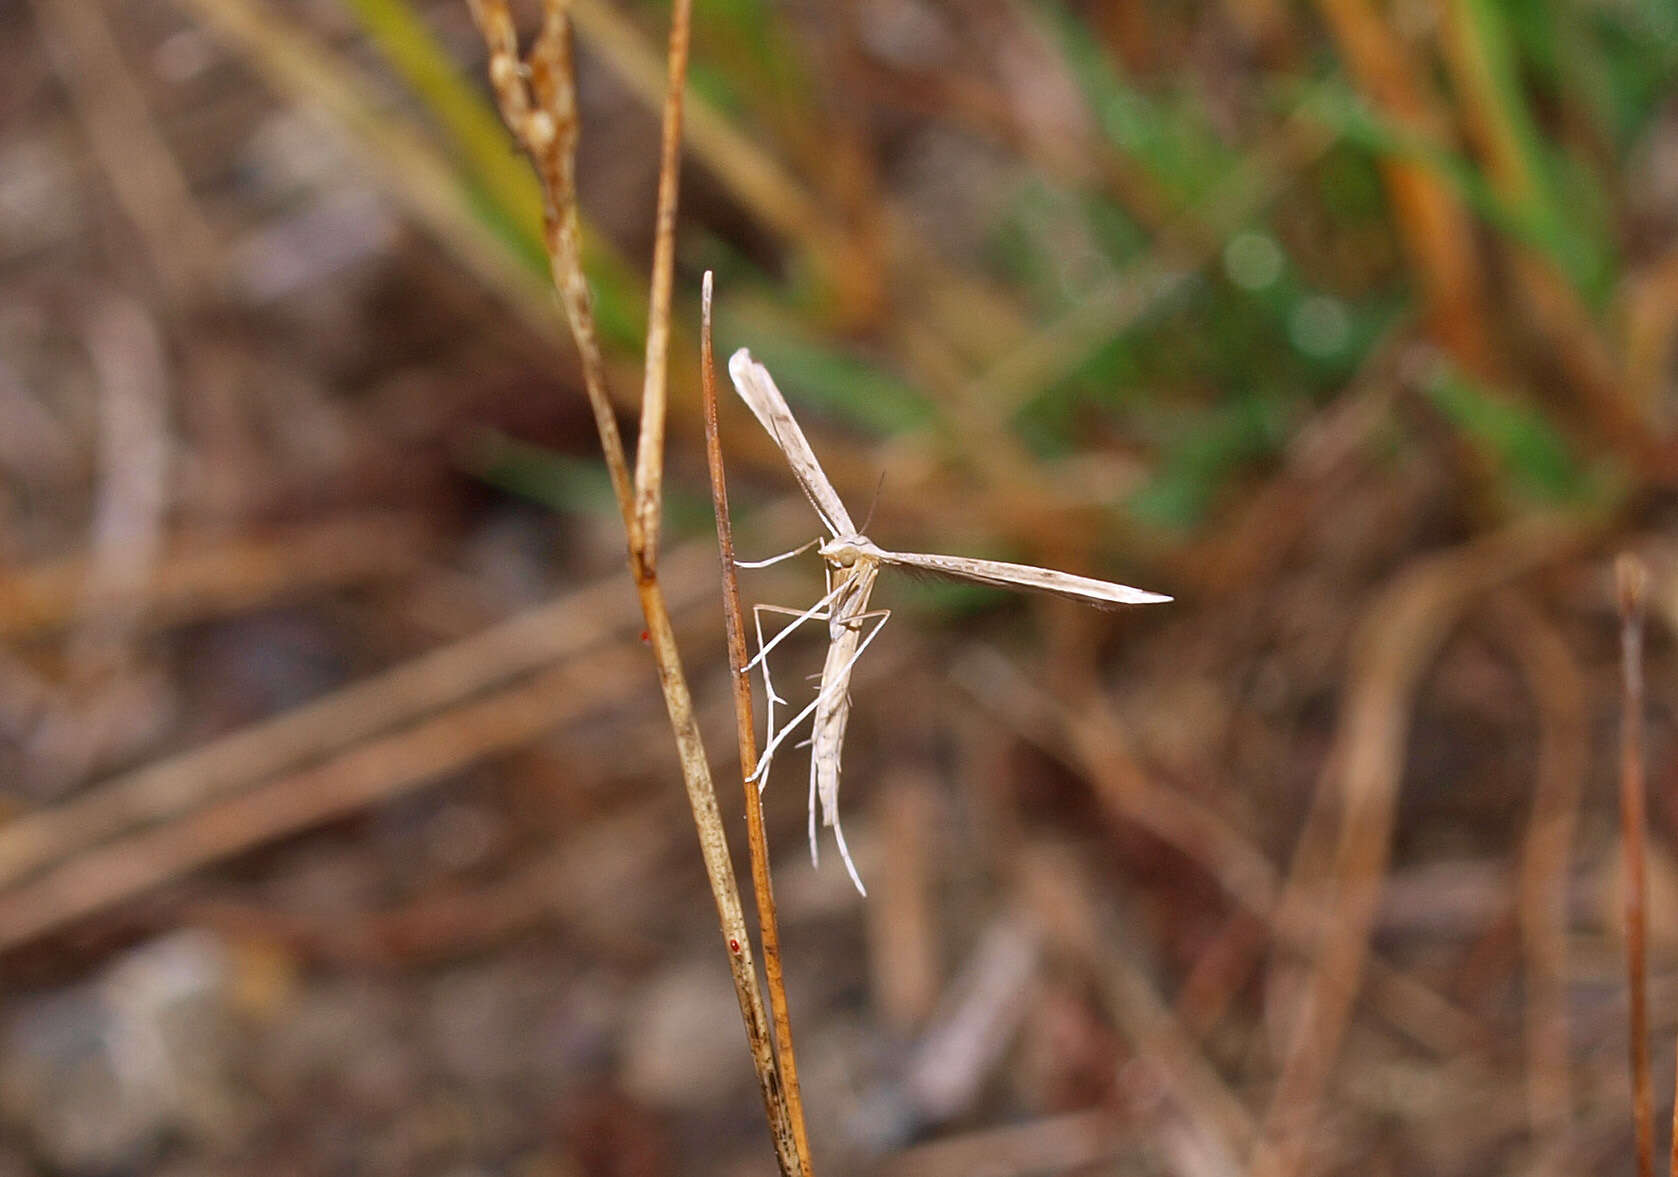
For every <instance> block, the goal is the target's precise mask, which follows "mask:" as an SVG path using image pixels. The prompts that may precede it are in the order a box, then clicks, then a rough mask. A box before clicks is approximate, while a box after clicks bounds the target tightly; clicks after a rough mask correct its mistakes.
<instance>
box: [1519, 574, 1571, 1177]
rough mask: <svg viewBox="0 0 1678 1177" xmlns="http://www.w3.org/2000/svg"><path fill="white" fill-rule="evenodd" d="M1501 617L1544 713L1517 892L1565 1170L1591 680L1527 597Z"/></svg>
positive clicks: (1536, 1086) (1536, 1078)
mask: <svg viewBox="0 0 1678 1177" xmlns="http://www.w3.org/2000/svg"><path fill="white" fill-rule="evenodd" d="M1496 616H1497V617H1498V618H1500V619H1501V620H1502V622H1503V624H1502V625H1501V626H1500V628H1501V629H1502V630H1503V631H1504V633H1505V635H1506V640H1507V641H1508V642H1509V644H1510V646H1511V648H1512V650H1513V652H1514V655H1515V658H1516V661H1517V664H1518V665H1519V667H1520V669H1521V673H1522V675H1523V676H1524V677H1525V678H1526V681H1527V690H1528V691H1529V693H1530V694H1531V696H1532V699H1533V703H1534V706H1535V708H1536V710H1537V713H1538V722H1539V744H1538V779H1537V784H1536V788H1535V790H1534V794H1533V799H1532V816H1531V817H1530V818H1529V819H1528V822H1527V832H1526V837H1525V839H1524V840H1523V845H1522V847H1521V866H1520V890H1519V903H1520V910H1519V917H1520V924H1521V940H1522V947H1523V950H1524V951H1525V953H1526V958H1527V979H1526V985H1527V999H1526V1034H1527V1105H1528V1114H1529V1116H1530V1118H1531V1121H1532V1133H1533V1137H1534V1139H1535V1140H1536V1142H1537V1143H1538V1145H1539V1147H1540V1148H1541V1149H1543V1150H1544V1152H1545V1154H1546V1156H1547V1157H1549V1158H1553V1159H1552V1160H1551V1161H1550V1164H1552V1165H1559V1164H1560V1163H1561V1162H1562V1161H1563V1160H1564V1159H1565V1157H1566V1156H1567V1155H1568V1152H1569V1149H1570V1146H1571V1140H1572V1136H1573V1098H1572V1082H1571V1079H1570V1077H1569V1070H1570V1063H1569V1055H1570V1043H1569V1038H1570V1035H1569V1029H1568V1028H1569V1023H1570V1020H1571V1019H1570V1017H1569V1012H1568V999H1567V993H1568V989H1567V987H1568V950H1567V934H1568V923H1567V907H1568V903H1567V883H1568V879H1569V877H1570V868H1571V865H1572V861H1573V856H1572V855H1573V837H1574V831H1575V827H1576V826H1577V824H1578V813H1579V801H1580V795H1581V788H1580V786H1581V783H1582V782H1583V781H1584V779H1585V774H1586V771H1587V770H1588V767H1589V755H1590V741H1589V730H1588V722H1587V715H1586V708H1585V681H1584V675H1583V674H1581V673H1580V670H1579V665H1578V662H1577V661H1576V659H1575V658H1574V656H1573V652H1572V651H1571V650H1570V649H1569V648H1568V646H1567V642H1566V640H1565V639H1564V638H1563V637H1562V635H1561V633H1560V632H1558V630H1557V628H1556V626H1555V625H1554V624H1553V623H1552V622H1551V621H1550V620H1549V619H1548V618H1547V617H1545V616H1544V615H1543V614H1542V613H1541V612H1540V611H1539V610H1538V609H1536V608H1535V607H1534V606H1533V605H1531V604H1530V603H1529V602H1527V601H1526V600H1525V599H1524V598H1523V597H1521V596H1518V595H1516V594H1514V593H1509V594H1504V595H1502V596H1501V597H1500V598H1499V600H1498V603H1497V609H1496Z"/></svg>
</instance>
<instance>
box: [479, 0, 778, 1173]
mask: <svg viewBox="0 0 1678 1177" xmlns="http://www.w3.org/2000/svg"><path fill="white" fill-rule="evenodd" d="M470 3H471V8H472V13H473V16H474V18H475V19H476V20H477V23H478V27H479V29H480V31H481V32H482V34H483V37H484V41H485V43H486V44H487V45H488V47H489V51H490V61H489V76H490V85H491V87H492V88H493V89H494V90H495V94H496V101H497V102H498V104H499V105H500V107H501V112H502V116H503V118H504V119H505V120H506V122H507V125H508V127H509V128H510V129H511V130H512V132H513V134H514V135H515V136H516V137H517V139H518V140H519V142H520V144H521V145H522V146H523V147H524V149H525V151H526V153H527V154H528V155H529V156H530V159H531V162H532V164H533V165H534V166H535V168H536V171H537V175H538V177H539V178H540V179H541V181H542V190H543V201H544V213H545V217H544V220H545V229H546V233H545V240H546V243H547V247H548V255H549V261H550V264H551V269H552V272H553V277H554V284H555V286H556V287H558V289H559V292H560V297H561V301H562V302H563V303H564V306H565V311H566V316H567V318H568V319H569V320H570V324H571V330H572V333H573V335H575V337H576V340H577V347H578V350H579V352H580V353H581V354H582V359H583V383H584V388H585V391H586V392H587V394H588V399H589V404H590V406H591V408H592V410H593V412H594V418H595V425H596V427H597V428H598V430H599V432H600V443H601V448H602V449H603V450H604V452H605V458H606V466H607V469H608V471H609V472H610V474H611V480H612V490H613V493H614V495H615V496H616V498H617V503H618V509H619V511H620V512H621V514H622V516H623V523H624V530H625V532H626V533H627V536H628V541H629V544H628V546H629V566H630V571H631V573H632V574H633V575H634V578H635V589H636V593H637V595H638V596H639V597H640V600H641V614H642V616H643V617H644V618H645V619H646V623H647V642H648V645H649V646H650V647H651V649H652V653H653V661H654V663H655V664H656V666H657V668H658V681H659V687H660V689H661V690H662V692H663V694H664V703H665V710H666V711H667V713H668V715H669V718H670V728H671V731H672V733H673V734H674V735H675V737H676V750H677V754H678V756H679V758H680V760H681V767H682V780H683V782H684V784H685V785H686V788H687V795H688V804H689V807H690V808H691V809H692V811H693V823H694V829H695V831H696V832H697V833H698V835H699V847H700V853H701V855H702V857H703V858H704V861H705V872H706V875H707V877H708V878H709V881H710V884H711V895H712V898H713V899H714V900H715V902H716V905H717V919H718V923H719V925H720V930H721V934H722V939H723V942H724V944H725V945H726V947H727V951H728V960H729V966H730V969H731V971H732V973H733V978H734V988H735V993H736V995H737V996H738V998H739V1001H740V1016H741V1018H742V1020H743V1021H744V1022H745V1026H746V1040H747V1044H748V1047H749V1048H750V1051H751V1056H752V1065H753V1067H754V1068H755V1069H756V1071H757V1077H758V1086H759V1089H760V1091H761V1093H762V1096H763V1103H764V1110H765V1112H766V1114H767V1116H768V1119H769V1126H770V1131H771V1134H772V1135H773V1137H774V1140H775V1152H776V1159H777V1161H778V1162H779V1164H780V1167H781V1172H782V1174H783V1175H784V1177H794V1175H795V1174H798V1175H799V1177H802V1174H803V1170H802V1168H801V1167H800V1162H799V1156H798V1150H797V1148H796V1146H795V1145H794V1142H793V1132H792V1128H791V1125H790V1122H789V1118H788V1115H787V1109H786V1103H785V1099H784V1094H783V1089H782V1086H781V1078H780V1075H779V1073H778V1072H777V1071H776V1069H775V1056H774V1048H773V1045H772V1044H771V1041H770V1035H769V1024H768V1019H767V1018H766V1016H765V1014H764V1008H763V995H762V992H761V991H760V989H759V987H758V980H757V971H756V969H755V968H754V966H753V964H752V949H751V938H750V936H749V935H748V933H747V931H746V921H745V915H744V912H743V911H742V909H741V905H740V891H739V887H738V885H737V884H736V883H735V879H734V865H733V862H732V861H731V860H730V858H729V855H728V839H727V836H726V834H725V833H724V830H723V825H722V817H721V815H720V814H719V812H718V809H717V794H716V788H715V786H714V785H713V784H712V781H711V770H710V765H709V763H708V762H707V760H706V757H705V746H704V743H703V741H702V740H701V739H700V735H699V721H698V719H697V717H696V716H695V714H694V709H693V698H692V695H691V694H690V693H689V691H688V685H687V678H686V675H685V674H684V673H683V671H682V662H681V656H680V653H679V652H678V650H677V648H676V636H675V632H674V630H673V629H672V628H671V625H670V613H669V609H668V607H667V606H666V603H665V599H664V592H663V590H662V588H661V587H660V585H659V581H658V572H657V553H656V548H655V542H656V538H657V529H656V525H655V526H653V527H652V529H651V530H650V531H648V530H644V529H643V526H642V522H643V519H645V520H656V519H657V518H658V515H659V512H660V511H661V510H662V508H663V503H662V487H663V477H662V470H663V436H664V417H665V399H666V376H665V361H666V356H665V352H666V351H667V349H668V338H669V329H670V296H669V283H670V267H671V265H672V264H673V249H674V244H673V241H674V239H673V234H674V229H675V207H676V184H677V178H678V171H677V164H678V163H679V160H680V155H679V150H678V148H679V139H680V131H681V100H680V93H681V89H682V85H683V82H684V79H685V74H686V68H687V43H688V38H689V21H690V16H691V5H690V3H689V0H678V3H677V5H676V7H675V11H674V14H673V18H672V19H673V22H674V25H673V27H672V29H671V35H670V46H671V52H670V71H669V85H670V89H671V92H672V94H673V97H671V98H669V99H668V100H667V102H666V105H665V115H666V117H665V131H664V135H665V152H664V166H663V169H662V172H661V175H660V178H659V221H658V244H657V245H656V247H655V251H654V257H655V259H663V262H662V264H663V267H664V268H663V270H662V275H663V276H662V279H661V278H660V270H659V269H658V268H657V267H658V262H657V261H656V260H655V272H654V294H653V296H652V298H651V305H650V311H649V324H648V351H647V372H646V378H645V387H644V392H643V404H642V449H641V453H640V455H639V457H638V459H637V468H638V470H639V471H640V473H641V475H642V481H641V483H640V485H639V486H637V485H635V484H633V483H631V481H630V476H629V462H628V458H627V456H626V454H625V451H624V447H623V439H622V437H621V436H620V435H619V432H618V425H617V419H616V417H615V416H614V415H613V413H612V406H611V400H610V395H609V392H608V390H607V387H606V377H605V365H604V363H603V361H602V358H601V353H600V345H599V340H598V335H597V332H596V331H595V326H594V310H593V305H592V302H591V299H590V297H589V291H588V283H587V281H586V279H585V278H584V276H583V271H582V261H581V254H580V250H579V241H580V232H579V227H578V226H579V220H578V211H577V199H576V156H575V152H576V144H577V134H578V124H577V101H576V75H575V71H574V70H573V68H572V60H571V24H570V17H569V12H568V6H567V4H566V2H565V0H545V3H544V5H543V19H542V29H541V32H540V33H539V34H538V36H537V38H536V42H535V44H534V45H533V46H532V48H531V53H530V57H529V59H528V61H527V62H526V63H525V65H524V66H521V64H520V62H519V58H518V39H517V34H516V32H515V30H514V26H513V19H512V14H511V13H510V12H509V11H508V7H507V2H506V0H470ZM527 72H528V77H529V84H528V87H527V86H526V83H525V81H524V78H525V76H526V73H527ZM661 281H662V283H663V287H664V293H663V294H662V295H660V294H659V293H658V288H659V285H660V282H661ZM655 337H656V338H658V339H662V340H664V343H663V344H660V345H658V346H657V347H655V345H654V340H655Z"/></svg>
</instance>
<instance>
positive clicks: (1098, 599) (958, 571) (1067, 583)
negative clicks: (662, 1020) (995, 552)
mask: <svg viewBox="0 0 1678 1177" xmlns="http://www.w3.org/2000/svg"><path fill="white" fill-rule="evenodd" d="M879 559H880V561H881V563H884V564H894V565H897V566H898V567H901V568H911V569H914V570H915V571H917V572H927V573H931V574H932V575H933V576H945V577H949V578H950V579H952V580H968V581H973V582H974V583H976V584H988V585H994V586H995V587H997V588H1010V589H1025V590H1027V591H1029V592H1034V593H1048V594H1050V595H1051V596H1056V597H1066V598H1067V599H1069V600H1073V601H1081V602H1083V603H1084V604H1086V605H1095V606H1096V607H1098V608H1103V609H1112V608H1116V607H1118V606H1120V605H1154V604H1158V603H1160V602H1162V601H1169V600H1171V598H1170V597H1168V596H1166V595H1165V594H1163V593H1151V592H1148V591H1147V590H1146V589H1139V588H1131V587H1130V586H1129V585H1128V584H1114V583H1113V582H1112V581H1110V580H1096V579H1095V578H1093V577H1089V576H1075V575H1073V574H1072V573H1070V572H1060V571H1057V570H1055V569H1053V568H1038V567H1035V566H1034V565H1031V564H1010V563H1007V562H1006V561H1004V560H976V559H973V558H972V557H969V556H935V555H931V554H929V553H925V552H886V551H882V552H881V553H880V554H879Z"/></svg>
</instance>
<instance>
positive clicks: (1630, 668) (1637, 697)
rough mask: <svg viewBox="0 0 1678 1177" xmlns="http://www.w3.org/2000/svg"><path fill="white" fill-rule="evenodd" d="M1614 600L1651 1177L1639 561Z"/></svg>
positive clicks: (1639, 1109)
mask: <svg viewBox="0 0 1678 1177" xmlns="http://www.w3.org/2000/svg"><path fill="white" fill-rule="evenodd" d="M1614 582H1615V588H1616V590H1617V595H1618V598H1619V605H1620V660H1621V661H1620V666H1621V686H1622V689H1623V691H1624V697H1623V699H1622V702H1621V711H1620V836H1621V838H1622V839H1623V841H1624V843H1625V878H1624V881H1623V886H1624V888H1625V896H1624V898H1625V920H1626V928H1625V935H1626V994H1627V997H1628V999H1629V1003H1630V1025H1629V1026H1628V1031H1627V1032H1628V1033H1629V1035H1630V1048H1631V1049H1630V1054H1631V1058H1630V1062H1631V1090H1632V1116H1633V1123H1634V1125H1635V1127H1636V1131H1637V1173H1638V1177H1654V1172H1655V1097H1654V1092H1653V1090H1652V1085H1651V1082H1650V1077H1649V988H1648V964H1647V954H1648V934H1649V920H1648V911H1647V889H1648V877H1647V869H1646V867H1645V865H1644V862H1645V850H1644V843H1645V839H1646V836H1647V834H1646V830H1647V826H1648V819H1647V817H1646V815H1645V801H1644V795H1643V794H1644V788H1645V785H1644V772H1643V618H1644V611H1645V607H1646V598H1647V592H1648V582H1649V574H1648V571H1647V569H1645V568H1644V566H1643V562H1642V561H1641V560H1639V559H1637V557H1635V556H1632V555H1629V554H1627V555H1622V556H1621V557H1620V558H1619V559H1618V560H1616V561H1615V562H1614Z"/></svg>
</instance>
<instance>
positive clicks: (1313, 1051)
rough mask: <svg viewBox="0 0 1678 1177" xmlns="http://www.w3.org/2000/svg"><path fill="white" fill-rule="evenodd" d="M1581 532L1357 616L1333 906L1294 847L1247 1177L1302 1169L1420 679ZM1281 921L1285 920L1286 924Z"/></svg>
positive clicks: (1412, 578)
mask: <svg viewBox="0 0 1678 1177" xmlns="http://www.w3.org/2000/svg"><path fill="white" fill-rule="evenodd" d="M1590 534H1591V529H1590V528H1589V527H1588V526H1586V525H1582V524H1581V522H1580V521H1578V520H1572V519H1566V518H1556V517H1544V516H1540V517H1537V518H1534V519H1529V520H1525V521H1523V522H1520V523H1517V524H1514V525H1511V526H1510V527H1508V528H1506V529H1505V530H1503V531H1500V532H1494V533H1492V534H1490V535H1487V536H1485V537H1483V538H1481V539H1478V540H1475V541H1473V542H1471V543H1469V544H1467V545H1465V546H1464V547H1462V548H1459V549H1457V550H1454V551H1451V552H1447V553H1444V554H1442V555H1437V556H1430V557H1426V558H1424V559H1422V560H1420V561H1417V562H1416V563H1415V564H1413V565H1412V566H1411V567H1410V569H1408V570H1407V571H1406V572H1404V573H1402V574H1401V575H1399V576H1398V577H1397V578H1395V579H1394V580H1393V581H1392V583H1391V584H1390V585H1389V586H1388V587H1387V589H1386V590H1385V591H1383V592H1382V593H1381V594H1380V595H1379V596H1378V598H1377V599H1376V601H1375V602H1374V604H1373V605H1372V606H1371V607H1370V608H1369V610H1368V611H1367V612H1366V614H1365V615H1364V618H1363V620H1362V622H1361V623H1360V626H1359V629H1358V632H1357V634H1356V636H1355V638H1354V641H1353V661H1352V669H1351V687H1350V697H1349V701H1348V704H1347V707H1346V711H1345V718H1344V719H1343V720H1342V721H1341V724H1340V729H1339V731H1338V733H1337V739H1336V745H1335V752H1334V753H1333V755H1332V756H1331V763H1332V764H1333V765H1334V770H1333V772H1332V773H1330V774H1325V777H1324V784H1325V786H1326V787H1329V788H1333V787H1335V786H1338V790H1337V798H1336V800H1337V801H1338V805H1339V827H1338V830H1337V831H1336V834H1335V845H1334V848H1333V850H1332V852H1331V856H1330V861H1331V862H1332V866H1331V868H1330V869H1331V873H1332V883H1331V885H1330V886H1329V887H1328V891H1329V893H1330V894H1332V895H1333V896H1334V898H1333V901H1332V903H1331V904H1330V905H1329V907H1328V908H1327V909H1326V910H1322V911H1318V910H1317V900H1316V899H1315V896H1317V895H1318V894H1320V893H1321V892H1322V890H1323V889H1324V884H1323V883H1322V882H1320V881H1318V880H1316V879H1315V878H1314V877H1313V875H1314V872H1313V871H1312V870H1310V869H1309V864H1312V863H1316V862H1319V861H1321V860H1322V848H1321V847H1319V846H1317V845H1313V844H1309V843H1312V842H1314V841H1315V839H1312V838H1308V837H1302V839H1301V846H1300V848H1299V850H1298V851H1297V852H1296V859H1295V869H1294V872H1293V875H1292V877H1291V878H1290V879H1289V883H1288V894H1287V896H1286V897H1285V898H1284V900H1283V904H1284V907H1283V910H1284V911H1285V912H1286V911H1311V912H1314V913H1316V915H1315V919H1314V921H1313V922H1314V923H1315V925H1316V928H1317V933H1316V940H1317V947H1316V949H1315V951H1314V953H1313V959H1312V962H1311V965H1310V972H1309V977H1308V979H1307V981H1306V984H1305V987H1304V989H1303V991H1302V996H1301V999H1300V1002H1299V1005H1298V1013H1297V1014H1296V1019H1295V1021H1294V1023H1293V1027H1292V1030H1291V1032H1290V1041H1289V1042H1288V1045H1287V1048H1286V1054H1285V1057H1284V1060H1283V1064H1282V1072H1281V1076H1280V1077H1279V1079H1278V1080H1277V1083H1276V1088H1275V1092H1274V1094H1273V1095H1272V1097H1271V1103H1270V1107H1269V1110H1268V1111H1267V1112H1266V1114H1265V1117H1264V1121H1263V1127H1262V1129H1261V1131H1260V1135H1259V1145H1258V1148H1257V1150H1256V1153H1255V1157H1254V1162H1253V1167H1252V1172H1253V1174H1254V1177H1294V1175H1295V1174H1298V1173H1299V1172H1301V1171H1302V1169H1303V1168H1304V1167H1305V1165H1306V1161H1307V1155H1308V1152H1309V1147H1310V1143H1311V1139H1312V1133H1313V1128H1314V1126H1315V1123H1316V1118H1317V1115H1316V1113H1317V1105H1318V1102H1319V1100H1320V1099H1321V1096H1322V1092H1323V1086H1324V1084H1325V1083H1326V1082H1327V1080H1328V1077H1329V1073H1330V1071H1331V1069H1332V1067H1333V1065H1334V1062H1335V1059H1336V1058H1337V1056H1338V1054H1339V1049H1340V1043H1341V1041H1342V1038H1343V1035H1344V1033H1345V1030H1346V1027H1347V1021H1348V1018H1349V1016H1350V1014H1351V1011H1352V1004H1353V1002H1354V1000H1355V999H1356V997H1357V995H1358V992H1359V990H1360V988H1361V985H1362V981H1363V977H1364V973H1365V969H1366V967H1367V965H1368V963H1369V955H1370V944H1369V934H1370V930H1371V928H1372V926H1373V920H1374V916H1375V906H1376V903H1377V901H1378V899H1379V897H1380V889H1381V881H1382V878H1383V877H1384V876H1385V874H1386V869H1387V861H1388V856H1389V853H1390V850H1391V833H1392V823H1393V807H1394V803H1395V801H1396V800H1397V791H1398V783H1399V779H1400V774H1401V770H1402V767H1403V751H1404V741H1405V738H1406V736H1407V733H1408V731H1409V723H1410V708H1411V702H1412V700H1413V698H1414V695H1415V691H1416V688H1417V685H1418V684H1419V682H1420V680H1421V676H1422V674H1423V672H1424V671H1425V670H1426V669H1427V668H1428V666H1429V665H1430V664H1431V662H1432V660H1433V658H1434V657H1435V656H1436V654H1437V653H1438V651H1439V649H1440V648H1441V646H1442V644H1443V642H1444V640H1445V638H1446V637H1447V636H1448V635H1449V633H1450V631H1451V629H1452V628H1453V627H1454V626H1455V624H1456V622H1457V620H1458V619H1459V618H1460V617H1461V616H1462V613H1463V611H1464V610H1465V609H1466V608H1467V607H1468V606H1469V605H1470V604H1471V603H1472V602H1473V601H1474V600H1476V599H1478V598H1479V597H1480V596H1482V595H1483V594H1485V593H1486V592H1489V591H1491V590H1492V589H1494V588H1497V587H1499V586H1501V585H1503V584H1506V583H1508V582H1509V581H1511V580H1513V579H1514V578H1516V577H1519V576H1521V575H1524V574H1526V573H1528V572H1530V571H1531V570H1532V569H1534V568H1537V567H1539V566H1541V565H1543V564H1546V563H1550V562H1553V561H1555V560H1557V559H1561V558H1565V557H1567V556H1570V555H1573V554H1575V553H1576V552H1577V551H1578V549H1579V546H1580V544H1581V543H1582V542H1583V541H1584V540H1585V539H1586V538H1587V537H1588V536H1589V535H1590ZM1284 918H1287V917H1284Z"/></svg>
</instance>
